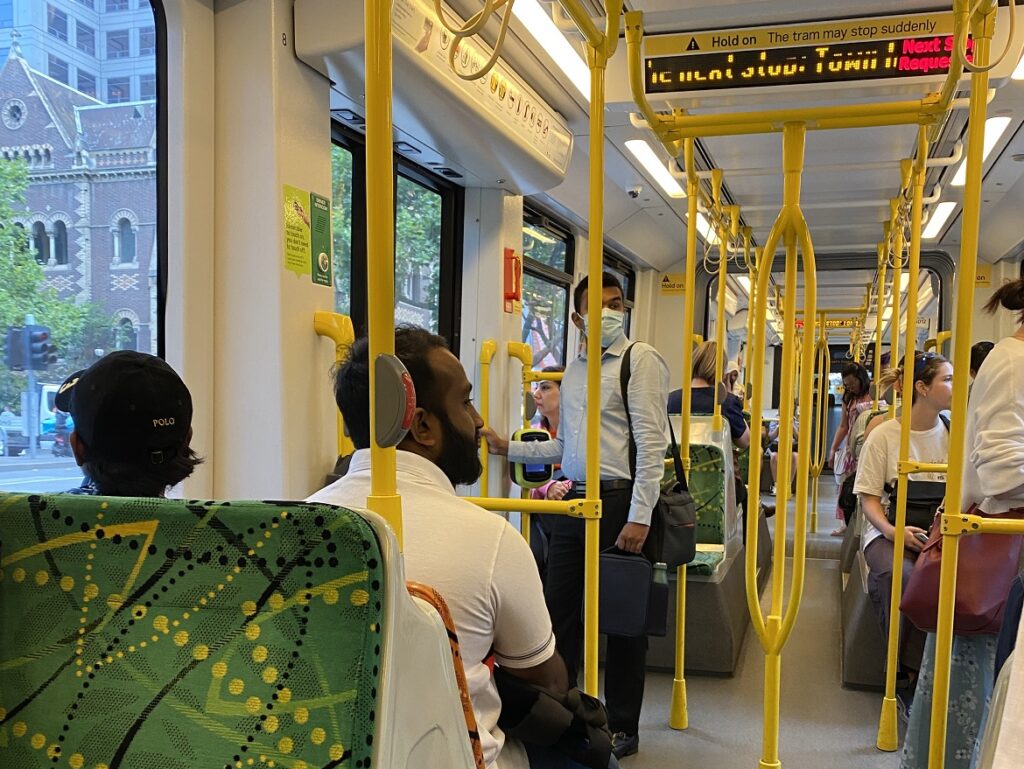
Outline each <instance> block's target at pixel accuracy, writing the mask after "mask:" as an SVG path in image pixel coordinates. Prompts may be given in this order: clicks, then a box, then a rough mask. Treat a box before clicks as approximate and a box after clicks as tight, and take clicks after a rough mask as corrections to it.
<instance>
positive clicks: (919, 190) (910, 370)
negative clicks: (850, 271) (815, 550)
mask: <svg viewBox="0 0 1024 769" xmlns="http://www.w3.org/2000/svg"><path fill="white" fill-rule="evenodd" d="M927 159H928V131H927V129H926V128H924V127H923V126H922V127H920V128H918V131H917V158H916V161H915V162H914V168H913V173H912V176H913V181H912V188H913V210H912V218H911V223H910V258H909V259H908V276H909V279H910V280H909V284H908V286H907V341H906V349H907V353H908V355H911V356H912V354H913V349H914V340H915V337H916V334H917V291H918V277H919V273H920V268H921V219H922V209H923V203H922V201H923V200H924V182H925V177H926V176H927V168H926V162H927ZM898 231H899V233H900V234H899V238H902V233H903V227H902V226H900V227H899V228H898ZM894 292H895V293H896V294H898V293H899V285H895V286H894ZM897 301H898V300H897ZM893 312H894V321H893V328H895V329H896V330H897V331H898V330H899V316H898V315H896V314H895V312H896V311H895V310H894V311H893ZM894 336H895V335H894ZM894 365H895V361H894ZM913 392H914V362H913V357H910V358H909V359H908V360H907V362H906V365H905V366H904V367H903V393H904V396H903V404H904V407H903V413H902V414H901V415H900V448H899V460H898V461H899V462H901V463H903V462H908V461H909V460H910V423H911V412H912V409H911V408H910V404H911V403H912V402H913V397H912V395H911V394H912V393H913ZM893 400H895V399H893ZM904 469H905V466H901V467H900V468H899V472H898V479H899V483H898V484H897V488H898V489H899V491H898V493H897V500H896V521H895V524H894V525H895V527H896V532H897V536H894V537H893V540H892V541H893V563H894V564H895V566H894V568H895V569H896V571H898V572H899V574H897V573H896V571H894V572H893V574H892V593H891V595H892V599H891V600H893V601H895V602H896V604H895V605H894V606H892V607H891V610H890V612H889V638H888V645H887V648H886V654H887V662H886V668H885V696H884V697H883V699H882V712H881V715H880V717H879V722H878V737H877V739H876V742H875V744H876V745H877V746H878V748H879V750H887V751H893V750H896V749H897V747H899V739H898V737H897V734H896V670H897V668H898V667H899V659H898V656H899V641H900V606H899V605H900V598H901V597H902V595H903V567H902V564H903V549H904V542H905V538H904V537H903V529H904V527H905V526H906V524H907V487H908V485H909V484H908V483H907V480H908V477H909V471H907V472H904ZM890 504H892V502H891V500H890Z"/></svg>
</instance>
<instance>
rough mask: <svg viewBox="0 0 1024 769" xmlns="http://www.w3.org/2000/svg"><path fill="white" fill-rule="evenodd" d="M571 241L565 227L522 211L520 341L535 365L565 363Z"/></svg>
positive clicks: (572, 242)
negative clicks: (530, 349)
mask: <svg viewBox="0 0 1024 769" xmlns="http://www.w3.org/2000/svg"><path fill="white" fill-rule="evenodd" d="M574 244H575V241H574V239H573V236H572V234H571V233H570V232H569V229H568V228H567V227H563V226H560V225H558V224H556V223H554V222H552V221H551V220H550V219H548V218H547V217H545V216H542V215H540V214H538V213H535V212H533V211H530V210H529V209H527V210H526V211H525V212H524V216H523V341H524V342H526V343H528V344H529V345H530V347H531V348H532V349H533V367H534V368H537V369H539V368H543V367H544V366H556V365H558V366H564V365H565V347H566V340H567V332H568V320H569V287H570V286H571V285H572V273H573V261H574V253H573V251H574Z"/></svg>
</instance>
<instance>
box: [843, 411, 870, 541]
mask: <svg viewBox="0 0 1024 769" xmlns="http://www.w3.org/2000/svg"><path fill="white" fill-rule="evenodd" d="M874 402H875V401H874V398H872V397H871V396H870V395H865V396H863V397H860V398H858V399H857V400H855V401H853V402H851V403H844V404H843V422H844V423H845V424H846V437H845V438H843V445H844V446H846V452H845V453H844V454H843V462H842V466H841V467H839V472H838V473H837V474H836V480H837V482H838V483H839V485H840V486H842V485H843V481H845V480H846V479H847V478H848V477H849V476H851V475H853V474H854V473H856V472H857V458H856V457H855V456H854V455H853V447H852V446H851V445H850V434H851V433H852V432H853V425H854V423H855V422H856V421H857V417H859V416H860V415H861V414H863V413H864V412H865V411H867V410H868V409H870V408H871V407H872V406H873V405H874ZM836 519H837V520H840V521H845V520H846V517H845V516H844V515H843V509H842V508H841V507H839V504H838V503H836Z"/></svg>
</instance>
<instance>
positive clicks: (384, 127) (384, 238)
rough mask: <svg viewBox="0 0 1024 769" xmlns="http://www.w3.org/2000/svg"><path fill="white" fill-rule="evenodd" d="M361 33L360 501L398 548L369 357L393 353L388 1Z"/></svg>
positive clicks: (392, 485)
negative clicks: (363, 441)
mask: <svg viewBox="0 0 1024 769" xmlns="http://www.w3.org/2000/svg"><path fill="white" fill-rule="evenodd" d="M365 16H366V20H365V29H364V36H365V38H366V60H365V67H366V241H367V243H366V245H367V252H368V253H369V257H370V258H369V260H368V261H369V269H368V270H367V280H366V283H367V294H368V300H369V311H368V313H367V316H368V317H367V321H368V322H367V327H368V337H369V345H370V350H369V357H370V361H371V365H370V495H369V496H368V497H367V498H366V506H367V507H368V508H369V509H370V510H372V511H373V512H375V513H377V514H379V515H380V516H381V517H383V518H384V520H386V521H387V522H388V524H389V525H390V526H391V527H392V528H393V529H394V531H395V536H396V538H397V539H398V546H399V548H401V547H402V499H401V497H399V496H398V493H397V487H396V478H395V473H396V458H395V449H394V447H390V448H383V447H381V446H379V445H377V427H376V425H377V391H376V371H375V368H376V367H375V366H374V365H373V361H376V360H377V358H378V356H380V355H393V354H394V352H395V209H394V200H395V177H394V164H393V163H394V160H393V158H394V155H393V153H394V148H393V147H392V126H391V3H390V2H389V1H388V0H368V2H367V4H366V14H365Z"/></svg>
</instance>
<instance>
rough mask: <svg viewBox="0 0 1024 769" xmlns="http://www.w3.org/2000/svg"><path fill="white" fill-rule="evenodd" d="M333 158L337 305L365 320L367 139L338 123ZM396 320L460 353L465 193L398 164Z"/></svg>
mask: <svg viewBox="0 0 1024 769" xmlns="http://www.w3.org/2000/svg"><path fill="white" fill-rule="evenodd" d="M333 141H334V149H333V153H332V199H333V200H332V206H333V214H332V216H333V218H332V226H333V228H334V251H335V259H334V286H335V308H336V310H337V311H338V312H341V313H344V314H347V315H349V316H351V317H352V319H353V322H354V323H355V326H356V329H357V331H358V330H362V329H364V328H365V323H366V310H367V300H366V262H367V253H366V205H365V200H366V181H365V180H366V172H365V148H364V142H363V138H362V137H361V136H360V135H358V134H356V133H353V132H351V131H349V130H348V129H345V128H343V127H341V126H337V125H336V126H335V130H334V134H333ZM395 170H396V174H395V321H396V322H397V323H412V324H415V325H418V326H422V327H424V328H427V329H430V330H431V331H433V332H434V333H438V334H441V335H442V336H444V337H445V338H446V339H447V340H448V341H449V343H450V344H451V345H452V348H453V349H458V343H459V340H458V334H459V327H458V325H459V324H458V306H459V302H460V301H461V297H460V293H461V282H460V279H459V275H460V273H461V269H460V267H461V252H460V249H459V244H460V243H461V241H462V238H461V233H460V232H459V227H460V226H461V224H460V223H461V219H462V213H461V211H462V191H461V189H460V188H458V187H456V186H454V185H452V184H450V183H449V182H447V181H445V180H442V179H440V178H438V177H435V176H433V175H432V174H430V173H429V172H427V171H425V170H423V169H421V168H418V167H416V166H413V165H412V164H410V163H408V162H406V161H404V160H402V159H401V158H397V157H396V159H395Z"/></svg>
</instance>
